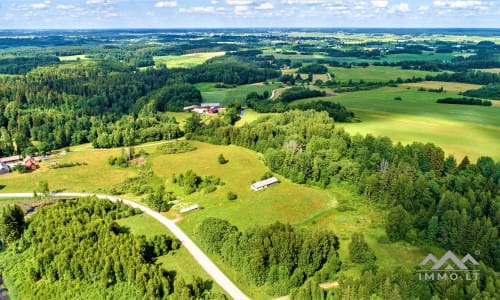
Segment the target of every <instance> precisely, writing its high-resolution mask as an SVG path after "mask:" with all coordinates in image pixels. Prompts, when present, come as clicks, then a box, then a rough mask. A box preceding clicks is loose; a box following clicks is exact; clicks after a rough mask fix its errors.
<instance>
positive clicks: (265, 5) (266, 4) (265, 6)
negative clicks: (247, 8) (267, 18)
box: [255, 2, 274, 10]
mask: <svg viewBox="0 0 500 300" xmlns="http://www.w3.org/2000/svg"><path fill="white" fill-rule="evenodd" d="M273 8H274V5H273V4H272V3H269V2H264V3H261V4H260V5H259V6H257V7H256V8H255V9H259V10H266V9H273Z"/></svg>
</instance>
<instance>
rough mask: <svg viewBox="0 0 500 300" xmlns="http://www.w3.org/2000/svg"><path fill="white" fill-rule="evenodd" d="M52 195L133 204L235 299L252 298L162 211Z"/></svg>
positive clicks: (27, 195)
mask: <svg viewBox="0 0 500 300" xmlns="http://www.w3.org/2000/svg"><path fill="white" fill-rule="evenodd" d="M50 195H51V196H61V197H87V196H96V197H97V198H99V199H108V200H111V201H122V202H123V203H125V204H127V205H128V206H131V207H133V208H138V209H140V210H142V211H143V212H145V213H146V214H148V215H150V216H151V217H153V218H154V219H156V220H158V221H159V222H160V223H162V224H163V225H164V226H165V227H167V228H168V229H169V230H170V231H171V232H172V233H173V234H174V235H175V237H176V238H177V239H179V240H180V241H181V243H182V244H183V245H184V247H186V249H187V250H188V251H189V253H191V255H192V256H193V257H194V259H195V260H196V261H197V262H198V263H199V264H200V266H201V267H202V268H203V269H204V270H205V271H206V272H207V273H208V275H210V276H211V277H212V279H213V280H214V281H215V282H217V283H218V284H219V285H220V286H221V287H222V288H223V289H224V290H225V291H226V292H227V293H228V294H229V295H230V296H231V297H232V298H233V299H236V300H247V299H250V298H248V296H246V295H245V294H244V293H243V292H242V291H241V290H240V289H239V288H238V287H237V286H236V285H235V284H234V283H233V282H232V281H231V280H230V279H229V278H227V276H226V275H225V274H224V273H222V271H221V270H220V269H219V268H218V267H217V266H216V265H215V264H214V263H213V262H212V261H211V260H210V258H208V256H207V255H206V254H205V253H204V252H203V251H201V249H200V248H199V247H198V246H196V244H195V243H194V242H193V241H192V240H191V239H190V238H189V237H188V236H187V235H186V234H185V233H184V231H182V230H181V229H180V228H179V227H178V226H177V225H176V224H175V223H174V222H173V221H171V220H169V219H167V218H165V217H164V216H163V215H161V214H160V213H157V212H156V211H154V210H152V209H150V208H148V207H146V206H144V205H141V204H139V203H137V202H134V201H131V200H127V199H123V198H119V197H115V196H108V195H101V194H88V193H66V192H62V193H51V194H50ZM19 197H23V198H31V197H33V193H3V194H0V198H19Z"/></svg>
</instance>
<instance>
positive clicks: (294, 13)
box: [0, 0, 500, 29]
mask: <svg viewBox="0 0 500 300" xmlns="http://www.w3.org/2000/svg"><path fill="white" fill-rule="evenodd" d="M213 27H218V28H221V27H469V28H473V27H488V28H500V0H460V1H451V0H418V1H417V0H373V1H370V0H352V1H347V0H166V1H158V0H156V1H152V0H143V1H139V0H51V1H49V0H46V1H45V0H26V1H13V0H0V29H14V28H32V29H46V28H48V29H50V28H53V29H58V28H213Z"/></svg>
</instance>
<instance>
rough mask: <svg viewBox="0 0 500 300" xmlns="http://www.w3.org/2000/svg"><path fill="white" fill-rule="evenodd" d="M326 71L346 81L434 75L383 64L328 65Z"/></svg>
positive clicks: (387, 79)
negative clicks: (349, 66)
mask: <svg viewBox="0 0 500 300" xmlns="http://www.w3.org/2000/svg"><path fill="white" fill-rule="evenodd" d="M328 71H329V72H330V73H331V74H332V73H333V74H334V75H335V77H334V79H335V80H336V81H343V82H346V81H348V80H350V79H352V81H354V82H358V81H360V80H364V81H366V82H374V81H389V80H391V79H392V80H396V79H397V78H398V77H400V78H401V79H408V78H412V77H413V76H415V77H421V78H424V77H425V76H426V75H435V74H437V73H435V72H427V71H419V70H403V69H401V68H395V67H383V66H376V67H375V66H370V67H366V68H362V67H352V68H349V69H348V68H338V67H328Z"/></svg>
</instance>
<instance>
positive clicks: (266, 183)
mask: <svg viewBox="0 0 500 300" xmlns="http://www.w3.org/2000/svg"><path fill="white" fill-rule="evenodd" d="M278 182H279V181H278V179H277V178H276V177H271V178H268V179H265V180H262V181H258V182H256V183H254V184H252V185H251V186H250V187H251V188H252V190H254V191H259V190H262V189H265V188H267V187H268V186H270V185H271V184H275V183H278Z"/></svg>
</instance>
